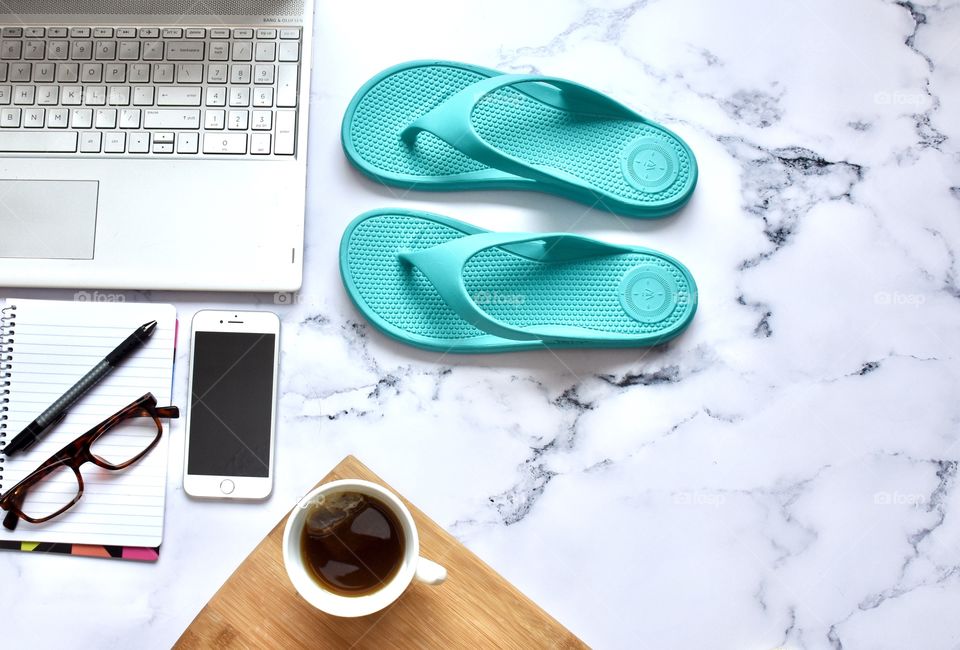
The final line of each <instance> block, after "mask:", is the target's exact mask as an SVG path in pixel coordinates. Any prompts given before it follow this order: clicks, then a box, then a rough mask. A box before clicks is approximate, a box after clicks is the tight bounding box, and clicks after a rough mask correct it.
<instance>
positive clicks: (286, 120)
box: [273, 111, 297, 156]
mask: <svg viewBox="0 0 960 650" xmlns="http://www.w3.org/2000/svg"><path fill="white" fill-rule="evenodd" d="M296 139H297V112H296V111H277V137H276V142H275V143H274V146H273V153H275V154H280V155H282V156H292V155H293V152H294V149H295V148H296V141H297V140H296Z"/></svg>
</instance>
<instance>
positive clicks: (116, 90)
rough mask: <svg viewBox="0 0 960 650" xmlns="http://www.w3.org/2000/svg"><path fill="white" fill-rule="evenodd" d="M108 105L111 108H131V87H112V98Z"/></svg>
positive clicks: (109, 99) (110, 97)
mask: <svg viewBox="0 0 960 650" xmlns="http://www.w3.org/2000/svg"><path fill="white" fill-rule="evenodd" d="M107 103H108V104H110V105H111V106H129V105H130V87H129V86H111V88H110V96H109V98H108V100H107Z"/></svg>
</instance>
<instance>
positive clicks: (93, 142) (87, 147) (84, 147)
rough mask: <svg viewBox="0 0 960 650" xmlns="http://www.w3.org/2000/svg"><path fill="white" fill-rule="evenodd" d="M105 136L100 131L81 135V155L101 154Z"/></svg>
mask: <svg viewBox="0 0 960 650" xmlns="http://www.w3.org/2000/svg"><path fill="white" fill-rule="evenodd" d="M102 139H103V134H102V133H100V132H99V131H87V132H85V133H82V134H81V135H80V153H100V143H101V141H102Z"/></svg>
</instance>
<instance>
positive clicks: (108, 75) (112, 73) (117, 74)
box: [103, 63, 127, 84]
mask: <svg viewBox="0 0 960 650" xmlns="http://www.w3.org/2000/svg"><path fill="white" fill-rule="evenodd" d="M103 74H104V78H105V79H106V82H107V83H108V84H122V83H123V82H125V81H126V80H127V64H126V63H108V64H107V66H106V67H105V68H104V69H103Z"/></svg>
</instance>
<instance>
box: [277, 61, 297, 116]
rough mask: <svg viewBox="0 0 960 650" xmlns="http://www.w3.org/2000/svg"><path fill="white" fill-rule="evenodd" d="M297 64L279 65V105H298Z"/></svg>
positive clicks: (290, 106) (289, 106)
mask: <svg viewBox="0 0 960 650" xmlns="http://www.w3.org/2000/svg"><path fill="white" fill-rule="evenodd" d="M297 67H298V66H297V64H296V63H281V64H280V65H278V66H277V106H280V107H288V108H292V107H294V106H296V105H297Z"/></svg>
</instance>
